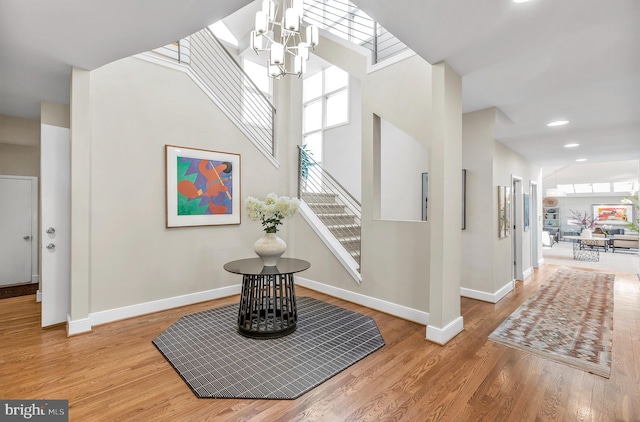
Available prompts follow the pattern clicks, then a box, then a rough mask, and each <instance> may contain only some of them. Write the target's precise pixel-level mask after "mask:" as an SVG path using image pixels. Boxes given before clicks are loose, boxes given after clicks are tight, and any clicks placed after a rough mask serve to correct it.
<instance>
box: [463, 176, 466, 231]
mask: <svg viewBox="0 0 640 422" xmlns="http://www.w3.org/2000/svg"><path fill="white" fill-rule="evenodd" d="M466 228H467V170H466V169H462V230H465V229H466Z"/></svg>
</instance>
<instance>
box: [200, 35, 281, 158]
mask: <svg viewBox="0 0 640 422" xmlns="http://www.w3.org/2000/svg"><path fill="white" fill-rule="evenodd" d="M190 61H191V63H190V67H191V70H192V71H193V73H194V74H195V76H197V77H198V78H199V79H200V80H201V81H202V82H203V83H204V84H205V85H206V86H207V88H209V90H210V91H211V92H212V93H213V95H215V96H216V97H217V98H218V100H219V101H220V102H221V103H222V104H223V105H224V108H225V111H226V112H227V115H228V116H229V117H230V118H231V119H232V120H233V121H234V122H235V123H236V125H237V126H238V127H239V128H240V129H242V130H243V131H244V132H245V134H246V135H247V136H248V137H249V139H251V140H252V141H253V142H254V143H255V144H256V146H258V148H260V149H262V150H264V151H265V152H266V153H268V154H269V155H271V156H274V153H275V148H274V120H275V113H276V110H275V108H274V107H273V105H272V104H271V101H269V99H268V98H267V97H266V96H265V95H264V94H263V93H262V92H261V91H260V89H259V88H258V87H257V86H256V84H255V83H254V82H253V81H252V80H251V78H250V77H249V76H248V75H247V74H246V73H245V72H244V70H243V69H242V67H241V66H240V65H239V64H238V62H237V61H236V60H235V59H234V58H233V56H232V55H231V54H230V53H229V52H228V51H227V49H226V48H225V47H224V46H223V45H222V43H221V42H220V40H218V38H216V36H215V35H214V34H213V32H212V31H211V30H210V29H209V28H205V29H203V30H201V31H199V32H196V33H195V34H193V35H191V54H190Z"/></svg>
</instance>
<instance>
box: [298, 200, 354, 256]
mask: <svg viewBox="0 0 640 422" xmlns="http://www.w3.org/2000/svg"><path fill="white" fill-rule="evenodd" d="M300 199H302V200H303V201H305V202H306V203H307V205H308V206H309V208H311V210H312V211H313V212H314V213H315V214H316V216H317V217H318V218H319V219H320V221H322V223H323V224H324V225H325V226H327V229H329V231H330V232H331V234H333V236H334V237H335V238H336V239H337V240H338V242H340V244H341V245H342V246H343V247H344V248H345V249H346V251H347V252H348V253H349V255H351V257H352V258H353V259H354V260H355V261H356V262H357V263H358V265H360V222H359V218H358V217H357V216H355V215H354V214H353V213H352V212H350V211H349V209H348V208H347V207H346V206H345V205H343V204H342V203H341V201H340V198H339V196H338V195H337V194H334V193H314V192H302V193H301V195H300Z"/></svg>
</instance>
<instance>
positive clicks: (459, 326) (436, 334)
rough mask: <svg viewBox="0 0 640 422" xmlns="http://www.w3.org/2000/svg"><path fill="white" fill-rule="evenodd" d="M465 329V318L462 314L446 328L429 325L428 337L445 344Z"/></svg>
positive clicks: (442, 344) (430, 339)
mask: <svg viewBox="0 0 640 422" xmlns="http://www.w3.org/2000/svg"><path fill="white" fill-rule="evenodd" d="M463 329H464V320H463V319H462V317H461V316H459V317H458V318H456V319H454V320H453V321H451V322H450V323H448V324H447V325H445V327H444V328H437V327H434V326H433V325H427V334H426V339H427V340H429V341H432V342H434V343H437V344H439V345H441V346H444V345H445V344H446V343H447V342H448V341H449V340H451V339H452V338H454V337H455V336H457V335H458V334H459V333H460V332H462V330H463Z"/></svg>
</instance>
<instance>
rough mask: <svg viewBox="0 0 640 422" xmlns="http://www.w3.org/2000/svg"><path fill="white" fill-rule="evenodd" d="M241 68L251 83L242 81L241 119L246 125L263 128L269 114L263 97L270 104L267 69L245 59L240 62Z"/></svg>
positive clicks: (269, 80) (269, 79) (270, 87)
mask: <svg viewBox="0 0 640 422" xmlns="http://www.w3.org/2000/svg"><path fill="white" fill-rule="evenodd" d="M242 67H243V68H244V72H245V73H246V74H247V76H249V79H251V81H252V82H253V83H251V82H250V81H248V80H244V81H243V88H244V89H243V90H242V117H243V119H244V121H245V123H247V124H250V125H255V126H263V127H265V126H268V124H269V121H268V117H269V116H270V114H269V113H270V112H268V110H267V108H266V106H265V104H264V99H263V96H264V97H266V98H267V100H268V101H269V103H271V102H272V97H273V93H272V92H273V91H272V89H273V88H272V84H271V78H270V77H269V75H268V74H267V67H266V66H263V65H261V64H258V63H255V62H252V61H251V60H246V59H244V60H243V61H242ZM254 85H255V86H254ZM256 88H257V89H256Z"/></svg>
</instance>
